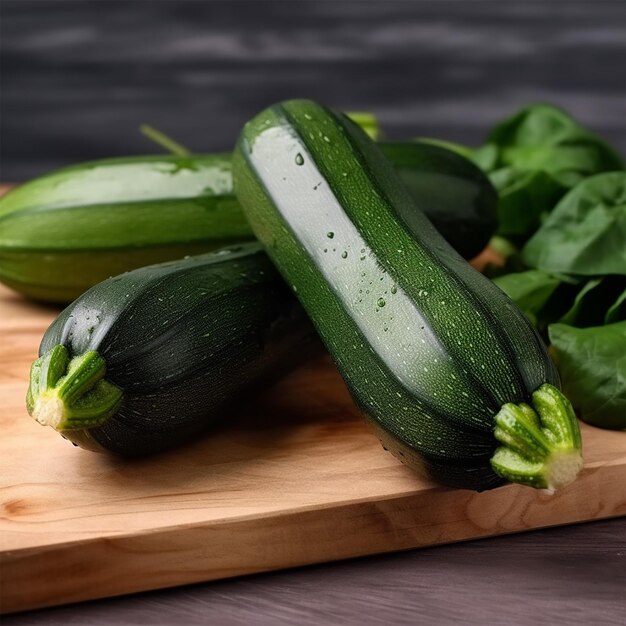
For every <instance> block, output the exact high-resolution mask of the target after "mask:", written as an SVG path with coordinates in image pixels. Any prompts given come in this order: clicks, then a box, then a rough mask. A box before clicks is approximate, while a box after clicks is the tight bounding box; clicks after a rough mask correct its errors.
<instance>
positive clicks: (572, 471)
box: [491, 384, 583, 492]
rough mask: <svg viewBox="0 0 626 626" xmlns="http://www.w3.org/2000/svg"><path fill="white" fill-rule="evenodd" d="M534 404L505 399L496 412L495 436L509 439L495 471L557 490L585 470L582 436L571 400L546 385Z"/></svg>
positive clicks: (513, 479)
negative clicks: (583, 468)
mask: <svg viewBox="0 0 626 626" xmlns="http://www.w3.org/2000/svg"><path fill="white" fill-rule="evenodd" d="M532 404H533V406H530V405H528V404H524V403H522V404H511V403H508V404H505V405H504V406H503V407H502V408H501V409H500V411H499V412H498V414H497V415H496V417H495V421H496V428H495V430H494V435H495V437H496V439H497V440H498V441H499V442H500V443H501V444H503V445H502V446H500V447H499V448H498V449H497V450H496V452H495V453H494V455H493V457H492V458H491V466H492V467H493V469H494V471H495V472H496V473H497V474H498V475H500V476H502V477H503V478H505V479H506V480H508V481H510V482H513V483H520V484H522V485H529V486H531V487H535V488H537V489H546V490H548V491H551V492H554V491H556V490H557V489H560V488H562V487H565V486H566V485H568V484H569V483H571V482H573V480H574V479H575V478H576V476H577V474H578V472H579V471H580V470H581V468H582V465H583V461H582V454H581V448H582V444H581V438H580V430H579V428H578V421H577V419H576V415H575V414H574V410H573V409H572V405H571V404H570V402H569V400H568V399H567V398H566V397H565V396H564V395H563V394H562V393H561V392H560V391H559V390H558V389H557V388H556V387H554V386H553V385H549V384H544V385H541V387H539V389H537V390H536V391H535V392H534V393H533V396H532Z"/></svg>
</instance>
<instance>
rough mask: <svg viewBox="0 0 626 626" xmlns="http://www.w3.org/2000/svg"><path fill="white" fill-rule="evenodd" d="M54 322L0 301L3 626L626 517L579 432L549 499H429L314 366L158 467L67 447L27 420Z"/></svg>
mask: <svg viewBox="0 0 626 626" xmlns="http://www.w3.org/2000/svg"><path fill="white" fill-rule="evenodd" d="M56 314H57V310H56V309H53V308H46V307H43V306H38V305H35V304H32V303H27V302H26V301H25V300H22V299H21V298H20V297H19V296H17V295H14V294H12V293H11V292H9V291H8V290H6V289H4V288H2V287H0V429H1V432H2V437H1V439H0V481H1V482H0V490H1V507H2V515H1V519H0V551H1V554H0V584H1V598H0V599H1V606H2V609H3V611H5V612H10V611H18V610H23V609H30V608H36V607H43V606H50V605H55V604H62V603H68V602H76V601H79V600H87V599H92V598H99V597H104V596H112V595H117V594H124V593H130V592H135V591H142V590H147V589H156V588H161V587H169V586H173V585H181V584H184V583H192V582H197V581H205V580H211V579H217V578H226V577H230V576H238V575H241V574H248V573H251V572H260V571H266V570H274V569H279V568H287V567H294V566H297V565H305V564H309V563H319V562H322V561H330V560H335V559H344V558H348V557H355V556H361V555H366V554H373V553H377V552H386V551H391V550H403V549H406V548H414V547H419V546H430V545H434V544H439V543H448V542H453V541H461V540H464V539H475V538H477V537H486V536H490V535H497V534H502V533H513V532H518V531H523V530H529V529H532V528H540V527H544V526H552V525H556V524H571V523H574V522H581V521H584V520H591V519H598V518H605V517H611V516H617V515H623V514H626V433H616V432H609V431H602V430H599V429H596V428H592V427H587V426H583V440H584V453H585V468H584V470H583V472H582V474H581V476H580V478H579V480H578V481H577V482H575V483H574V484H573V485H571V486H569V487H567V488H566V489H564V490H563V491H562V492H560V493H559V494H558V495H556V496H550V495H547V494H546V493H542V492H537V491H534V490H532V489H529V488H525V487H519V486H514V485H510V486H506V487H502V488H500V489H496V490H493V491H490V492H486V493H482V494H477V493H473V492H469V491H462V490H453V489H448V488H445V487H440V486H437V485H434V484H432V483H430V482H428V481H427V480H424V479H422V478H420V477H418V476H416V475H415V474H413V473H412V472H411V471H409V470H408V469H407V468H406V467H404V466H403V465H401V464H400V463H399V462H398V461H396V459H395V458H394V457H392V456H391V455H390V454H388V453H386V452H385V451H384V450H383V449H382V447H381V445H380V444H379V442H378V440H377V439H376V437H375V436H374V435H373V434H372V433H371V432H370V431H369V430H368V428H367V426H366V425H365V423H364V421H363V419H362V418H361V417H360V416H359V415H358V413H357V411H356V409H355V407H354V406H353V404H352V402H351V401H350V398H349V396H348V394H347V392H346V390H345V388H344V386H343V383H342V381H341V379H340V377H339V375H338V374H337V372H336V371H335V369H334V367H333V366H332V364H331V363H330V361H329V360H328V359H327V358H321V359H318V360H317V361H315V362H313V363H310V364H309V365H307V366H306V367H303V368H301V369H299V370H298V371H295V372H293V373H292V374H291V375H290V376H289V377H288V378H287V379H285V380H284V381H282V382H281V383H280V384H279V385H277V386H276V387H274V388H273V389H271V390H269V391H268V392H266V394H265V395H264V396H263V397H262V398H259V399H257V400H255V401H254V403H253V404H252V405H251V406H250V407H249V408H248V409H247V410H246V411H245V414H244V415H243V416H242V417H241V418H240V419H239V420H232V419H231V420H227V421H228V422H229V424H228V426H227V427H225V428H223V429H222V430H220V431H218V432H216V433H214V434H213V435H212V436H210V437H207V438H206V439H204V440H202V441H197V442H195V443H193V444H192V445H189V446H187V447H185V448H183V449H180V450H177V451H174V452H171V453H168V454H165V455H163V456H160V457H159V458H154V459H150V460H142V461H138V462H137V461H136V462H120V461H116V460H112V459H110V458H107V457H106V456H102V455H98V454H95V453H92V452H87V451H84V450H80V449H77V448H74V447H72V446H71V445H70V444H69V443H68V442H67V441H65V440H63V439H62V438H61V437H60V436H59V435H58V434H56V433H55V432H54V431H52V430H51V429H50V428H44V427H42V426H40V425H39V424H37V423H36V422H35V421H34V420H32V419H31V418H30V417H29V416H28V415H27V413H26V410H25V408H24V396H25V393H26V381H27V375H28V369H29V365H30V362H31V361H32V360H33V359H34V358H35V357H36V353H37V347H38V344H39V340H40V338H41V335H42V334H43V332H44V330H45V329H46V328H47V326H48V324H49V323H50V322H51V321H52V319H53V318H54V317H55V315H56Z"/></svg>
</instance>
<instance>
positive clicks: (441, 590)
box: [2, 519, 626, 626]
mask: <svg viewBox="0 0 626 626" xmlns="http://www.w3.org/2000/svg"><path fill="white" fill-rule="evenodd" d="M625 545H626V524H625V522H624V520H623V519H619V520H606V521H601V522H593V523H587V524H578V525H576V526H561V527H559V528H552V529H544V530H540V531H533V532H528V533H522V534H517V535H507V536H506V537H492V538H489V539H481V540H478V541H469V542H465V543H458V544H454V545H447V546H438V547H436V548H424V549H421V550H412V551H408V552H402V553H395V554H385V555H380V556H374V557H367V558H362V559H352V560H349V561H343V562H340V563H330V564H323V565H315V566H310V567H306V568H298V569H290V570H285V571H281V572H273V573H267V574H257V575H253V576H246V577H242V578H236V579H230V580H222V581H213V582H210V583H202V584H197V585H193V586H185V587H177V588H174V589H165V590H160V591H153V592H146V593H141V594H135V595H132V596H122V597H117V598H109V599H107V600H98V601H93V602H87V603H80V604H73V605H68V606H63V607H57V608H50V609H44V610H40V611H29V612H25V613H18V614H14V615H9V616H6V617H5V618H4V619H3V621H2V625H3V626H86V625H88V626H110V624H123V625H124V626H145V625H146V624H150V625H153V626H171V625H184V626H205V625H206V624H214V625H216V626H250V625H254V626H292V625H294V624H297V625H298V626H320V625H322V624H332V625H337V626H339V625H341V626H389V625H390V624H393V625H394V626H416V625H424V626H426V625H428V626H450V625H452V624H454V625H457V624H458V625H462V626H486V625H488V626H531V625H532V626H559V625H561V624H562V625H567V626H624V611H625V607H626V567H625V562H624V561H625V559H624V554H625Z"/></svg>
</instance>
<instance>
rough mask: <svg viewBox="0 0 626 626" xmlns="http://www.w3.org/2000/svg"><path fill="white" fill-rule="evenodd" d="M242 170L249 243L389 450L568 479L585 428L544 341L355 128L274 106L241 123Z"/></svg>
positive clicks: (295, 105)
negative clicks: (290, 295) (279, 280)
mask: <svg viewBox="0 0 626 626" xmlns="http://www.w3.org/2000/svg"><path fill="white" fill-rule="evenodd" d="M233 175H234V185H235V192H236V194H237V198H238V199H239V201H240V203H241V205H242V206H243V208H244V210H245V212H246V215H247V217H248V219H249V221H250V223H251V225H252V228H253V230H254V232H255V234H256V236H257V237H258V238H259V240H260V241H261V242H262V244H263V245H264V246H265V248H266V250H267V252H268V254H269V256H270V257H271V258H272V260H273V261H274V263H275V265H276V266H277V268H278V269H279V270H280V272H281V273H282V275H283V277H284V278H285V280H286V282H287V283H288V284H289V285H290V286H291V288H292V290H293V291H294V292H295V293H296V295H297V296H298V298H299V299H300V301H301V303H302V304H303V305H304V308H305V310H306V311H307V313H308V314H309V316H310V317H311V319H312V320H313V322H314V324H315V326H316V328H317V330H318V333H319V335H320V336H321V338H322V340H323V341H324V343H325V345H326V347H327V348H328V350H329V352H330V353H331V355H332V356H333V358H334V360H335V362H336V364H337V366H338V369H339V371H340V372H341V374H342V376H343V378H344V380H345V381H346V384H347V386H348V388H349V390H350V392H351V394H352V396H353V398H354V399H355V401H356V403H357V404H358V405H359V406H360V407H361V408H362V410H363V411H364V412H365V414H366V415H367V416H368V417H369V419H370V422H371V423H372V424H373V425H374V427H375V428H376V430H377V431H378V433H379V436H380V438H381V440H382V441H383V444H384V445H385V446H386V447H387V448H388V449H389V450H390V451H391V452H392V453H394V454H395V455H397V456H398V457H399V458H400V459H401V460H403V461H404V462H406V463H407V464H409V465H410V466H412V467H414V468H416V469H418V470H420V471H425V472H427V473H428V475H430V476H431V477H433V478H434V479H436V480H438V481H441V482H444V483H447V484H450V485H455V486H458V487H464V488H471V489H475V490H484V489H489V488H493V487H496V486H498V485H501V484H503V483H504V482H506V481H510V482H516V483H521V484H526V485H530V486H533V487H539V488H546V489H555V488H558V487H561V486H564V485H566V484H567V483H569V482H571V481H572V480H573V479H574V477H575V476H576V475H577V473H578V471H579V470H580V467H581V463H582V462H581V454H580V449H581V441H580V433H579V430H578V423H577V421H576V418H575V415H574V413H573V411H572V408H571V405H570V403H569V401H568V400H567V399H566V398H565V397H564V396H563V395H562V393H561V392H560V391H559V378H558V374H557V371H556V369H555V367H554V365H553V364H552V362H551V361H550V359H549V357H548V354H547V352H546V350H545V347H544V345H543V344H542V342H541V339H540V338H539V336H538V335H537V333H536V332H535V331H534V329H533V328H532V327H531V325H530V324H529V323H528V321H527V320H526V318H525V317H524V316H523V315H522V314H521V313H520V312H519V310H518V309H517V308H516V307H515V306H514V305H513V303H512V302H511V301H510V300H509V299H508V298H507V297H506V296H505V295H504V294H503V292H501V291H500V290H499V289H498V288H497V287H496V286H495V285H494V284H493V283H492V282H491V281H489V280H488V279H486V278H485V277H483V276H482V275H480V274H479V273H478V272H476V271H475V270H474V269H472V268H471V266H470V265H469V264H467V263H466V262H465V261H464V260H463V259H462V258H461V257H460V256H459V255H458V254H457V253H456V252H455V251H454V250H453V249H452V248H451V247H450V246H449V245H448V244H447V243H446V241H445V240H444V239H443V238H442V237H441V236H440V235H439V234H438V233H437V231H436V230H435V229H434V228H433V227H432V225H431V223H430V222H429V221H428V219H427V218H426V217H425V216H424V214H423V213H421V212H420V210H419V209H418V208H417V207H416V203H414V202H413V200H412V199H411V197H410V195H409V194H408V193H407V190H406V189H405V187H404V186H403V185H402V184H401V181H400V180H399V178H398V175H397V173H396V172H395V171H394V170H393V168H392V167H391V166H390V164H389V162H388V161H387V159H386V158H385V157H384V155H383V154H382V152H381V151H380V150H379V148H378V147H377V146H376V144H375V143H373V142H372V141H371V140H370V139H368V138H367V136H366V135H365V134H364V133H363V132H362V131H361V130H360V129H359V128H358V127H357V126H356V125H354V124H353V123H352V122H350V121H349V120H348V119H347V118H346V117H345V116H342V115H341V114H336V113H333V112H332V111H330V110H329V109H326V108H325V107H323V106H321V105H319V104H316V103H315V102H311V101H289V102H285V103H282V104H279V105H276V106H273V107H271V108H269V109H266V110H265V111H263V112H262V113H260V114H259V115H258V116H256V117H255V118H254V119H253V120H251V121H250V122H248V124H246V126H245V127H244V130H243V131H242V133H241V136H240V138H239V142H238V145H237V149H236V151H235V155H234V161H233ZM418 200H419V199H418Z"/></svg>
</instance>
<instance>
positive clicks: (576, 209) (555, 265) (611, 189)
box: [522, 172, 626, 276]
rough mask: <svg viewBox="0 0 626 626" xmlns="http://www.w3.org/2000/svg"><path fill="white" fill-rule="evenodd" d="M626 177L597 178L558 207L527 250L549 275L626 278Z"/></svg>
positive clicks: (526, 256) (624, 174)
mask: <svg viewBox="0 0 626 626" xmlns="http://www.w3.org/2000/svg"><path fill="white" fill-rule="evenodd" d="M625 241H626V172H609V173H606V174H598V175H596V176H592V177H590V178H588V179H586V180H584V181H582V182H581V183H580V184H579V185H577V186H576V187H575V188H574V189H572V190H571V191H570V192H569V193H568V194H567V195H566V196H565V197H564V198H563V199H562V200H561V201H560V202H559V203H558V205H557V206H556V207H555V209H554V211H553V212H552V213H551V214H550V216H549V217H548V218H547V219H546V221H545V222H544V224H543V225H542V226H541V228H540V229H539V230H538V231H537V233H535V235H534V236H533V237H532V238H531V239H530V240H529V241H528V243H527V244H526V246H525V247H524V249H523V251H522V258H523V260H524V262H525V263H526V264H527V265H528V266H530V267H534V268H537V269H541V270H543V271H545V272H552V273H564V274H576V275H579V276H593V275H601V274H626V246H625V245H624V242H625Z"/></svg>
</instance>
